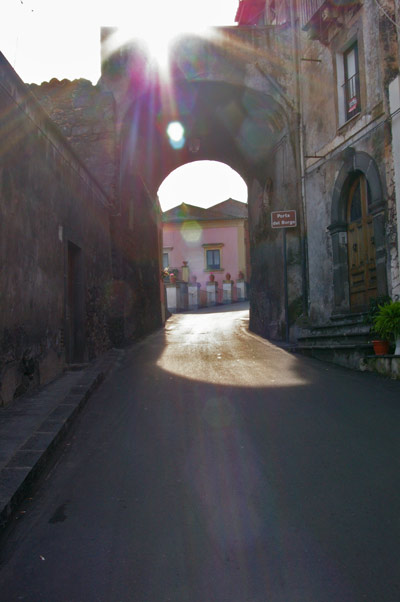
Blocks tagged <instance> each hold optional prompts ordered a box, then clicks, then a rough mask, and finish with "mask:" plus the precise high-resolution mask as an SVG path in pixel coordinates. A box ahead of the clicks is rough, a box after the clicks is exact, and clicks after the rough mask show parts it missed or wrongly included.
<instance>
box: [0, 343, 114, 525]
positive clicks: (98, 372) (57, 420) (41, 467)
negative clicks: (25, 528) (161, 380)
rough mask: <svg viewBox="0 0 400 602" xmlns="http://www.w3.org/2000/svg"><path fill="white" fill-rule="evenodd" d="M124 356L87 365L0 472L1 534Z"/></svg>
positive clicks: (110, 354)
mask: <svg viewBox="0 0 400 602" xmlns="http://www.w3.org/2000/svg"><path fill="white" fill-rule="evenodd" d="M124 354H125V352H124V351H123V350H121V349H111V350H110V351H108V352H107V353H106V354H105V355H104V356H102V357H101V358H99V359H98V360H96V361H95V362H94V364H92V365H90V366H88V368H86V370H84V371H83V372H82V378H81V379H80V380H79V382H78V384H77V385H75V386H73V387H72V388H71V389H70V390H69V391H68V392H67V393H66V395H65V396H63V397H62V399H61V401H60V403H59V404H58V405H57V406H56V407H55V408H54V409H53V410H52V411H51V412H50V413H49V414H48V415H47V416H46V418H45V419H44V420H43V422H42V423H41V425H40V426H39V427H38V428H37V429H36V431H35V432H33V433H32V434H31V436H30V437H28V439H27V440H26V441H25V443H24V444H23V445H22V446H21V447H20V448H19V449H18V451H17V452H16V453H15V454H14V455H13V457H12V458H11V459H10V461H9V462H8V463H7V464H6V466H5V467H4V468H3V469H2V470H0V533H1V532H2V531H3V530H4V529H5V528H6V527H7V525H8V523H9V521H10V518H11V516H12V514H13V512H14V511H15V510H16V509H17V507H18V506H19V504H20V503H21V502H22V500H23V499H24V498H25V497H27V495H28V494H29V492H30V491H31V489H32V486H33V484H34V483H35V482H36V481H37V479H38V478H39V477H40V476H41V475H42V474H43V472H44V471H45V469H46V467H47V465H48V463H49V461H50V459H51V457H52V455H53V454H54V452H55V450H56V448H57V447H58V445H59V444H60V443H61V442H62V441H63V440H64V438H65V436H66V435H67V433H68V432H69V430H70V428H71V426H72V424H73V422H74V420H75V418H76V417H77V416H78V414H79V413H80V411H81V410H82V409H83V407H84V406H85V404H86V402H87V400H88V399H89V397H90V396H91V395H92V393H94V391H95V390H96V389H97V388H98V387H99V385H100V384H101V383H102V382H103V380H104V379H105V377H106V376H107V374H108V373H109V372H110V370H111V369H112V368H113V367H114V366H115V365H116V363H117V362H118V360H121V359H122V358H123V356H124Z"/></svg>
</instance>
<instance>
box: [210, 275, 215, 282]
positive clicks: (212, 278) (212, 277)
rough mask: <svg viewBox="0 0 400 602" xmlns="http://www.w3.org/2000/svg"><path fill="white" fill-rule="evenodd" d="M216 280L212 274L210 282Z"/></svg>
mask: <svg viewBox="0 0 400 602" xmlns="http://www.w3.org/2000/svg"><path fill="white" fill-rule="evenodd" d="M214 280H215V276H214V274H210V282H214Z"/></svg>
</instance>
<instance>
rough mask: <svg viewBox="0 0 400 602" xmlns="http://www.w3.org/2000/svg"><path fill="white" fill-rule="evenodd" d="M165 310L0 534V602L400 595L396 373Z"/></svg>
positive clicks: (321, 599) (260, 600)
mask: <svg viewBox="0 0 400 602" xmlns="http://www.w3.org/2000/svg"><path fill="white" fill-rule="evenodd" d="M230 309H231V311H226V310H225V308H219V309H218V310H215V311H208V312H200V313H198V314H182V315H179V316H174V317H173V318H171V319H170V320H169V321H168V323H167V327H166V330H165V332H158V333H156V334H154V335H152V336H150V337H148V338H147V339H146V340H145V341H144V342H142V343H140V344H138V345H135V346H134V347H132V348H131V349H130V350H129V351H128V352H127V355H126V358H125V360H124V362H123V363H122V365H120V366H119V367H118V368H117V369H116V370H115V371H114V372H113V373H112V374H111V375H110V376H109V377H108V379H107V380H106V382H105V383H104V385H103V386H102V387H101V389H100V390H99V391H98V392H97V393H96V394H95V395H94V396H93V397H92V398H91V399H90V400H89V402H88V404H87V406H86V408H85V409H84V410H83V412H82V414H81V416H80V417H79V419H78V421H77V424H76V427H75V428H74V430H73V434H72V435H71V437H70V439H69V440H68V441H67V443H66V445H65V449H64V451H63V453H62V455H61V457H60V459H59V461H58V463H57V465H56V466H55V468H54V469H53V470H52V472H51V473H50V474H49V475H48V477H47V479H46V480H45V481H44V483H43V484H42V486H41V488H40V489H39V491H38V492H37V493H36V495H35V496H34V498H33V499H32V500H29V501H27V502H26V504H25V505H24V506H23V508H22V510H21V514H20V518H19V520H18V521H16V523H15V528H14V529H13V530H12V532H11V533H10V534H9V536H8V538H7V539H6V540H5V541H3V542H2V548H1V569H0V599H1V600H2V601H5V602H14V601H18V600H24V601H28V602H84V601H85V602H95V601H96V602H131V601H134V602H333V601H334V602H358V601H365V600H367V601H368V602H398V601H400V478H399V475H400V436H399V421H400V382H392V381H388V380H385V379H383V378H380V377H377V376H375V375H372V374H362V373H357V372H352V371H349V370H345V369H341V368H339V367H335V366H333V365H329V364H324V363H322V362H318V361H316V360H310V359H306V358H302V357H300V356H296V355H292V354H290V353H287V352H285V351H283V350H282V349H279V348H278V347H275V346H273V345H272V344H270V343H268V342H266V341H263V340H262V339H259V338H258V337H255V336H252V335H250V334H248V333H247V332H246V330H245V325H246V318H247V311H246V309H245V307H244V306H233V307H232V308H230Z"/></svg>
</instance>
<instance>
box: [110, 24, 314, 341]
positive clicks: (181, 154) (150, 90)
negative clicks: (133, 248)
mask: <svg viewBox="0 0 400 602" xmlns="http://www.w3.org/2000/svg"><path fill="white" fill-rule="evenodd" d="M216 33H217V35H216V36H214V37H213V39H211V40H210V39H208V40H206V39H201V38H198V37H197V38H193V39H192V38H189V37H188V38H185V39H182V40H180V41H179V42H178V43H177V45H176V47H175V49H174V52H173V56H172V61H171V64H170V72H169V75H170V77H169V79H168V81H167V82H165V80H164V81H163V80H162V78H161V77H159V74H157V73H155V72H154V71H152V70H151V65H149V63H148V62H146V59H145V58H144V57H143V54H142V53H141V52H140V49H138V48H137V46H135V45H131V44H129V43H127V44H126V45H125V46H123V47H120V48H119V49H117V51H116V52H114V53H112V54H111V55H109V56H108V58H107V60H106V61H105V63H104V65H103V71H102V78H101V85H102V86H103V87H104V89H106V90H109V91H110V92H111V93H112V94H113V97H114V99H115V108H116V116H117V118H116V124H117V128H116V131H117V137H118V142H119V149H120V152H119V193H118V201H119V207H118V209H119V215H120V218H121V219H120V223H121V227H120V229H119V231H118V235H117V237H118V242H119V241H120V240H122V239H123V238H124V236H125V234H123V233H122V229H123V228H125V227H126V225H129V224H133V226H132V228H133V229H132V230H131V233H129V232H128V233H127V238H128V239H129V240H130V241H131V240H134V239H135V240H136V241H137V240H141V238H142V237H143V231H144V230H143V228H141V227H140V228H139V226H138V229H137V230H136V229H135V228H136V226H135V223H136V225H137V224H138V219H137V218H138V216H139V213H140V212H141V210H142V208H144V207H145V206H147V208H148V210H149V209H150V208H151V206H152V204H153V207H154V206H155V205H156V203H155V202H154V199H155V197H156V194H157V190H158V188H159V186H160V184H161V182H162V181H163V180H164V178H165V177H166V176H167V175H168V174H169V173H170V172H172V171H173V170H174V169H176V168H177V167H179V166H181V165H184V164H186V163H188V162H191V161H195V160H202V159H203V160H215V161H221V162H222V163H225V164H226V165H229V166H230V167H231V168H232V169H234V170H235V171H236V172H237V173H239V174H240V175H241V177H242V178H243V179H244V181H245V182H246V184H247V186H248V190H249V198H248V203H249V229H250V248H251V250H250V254H251V265H252V281H251V296H250V311H251V315H252V320H251V328H252V329H253V330H255V331H256V332H258V333H259V334H262V335H263V336H270V337H272V338H279V337H280V336H281V335H282V332H284V320H285V318H284V316H285V311H284V302H283V298H284V291H283V279H282V273H283V252H282V251H283V243H282V237H281V236H280V235H279V233H277V232H276V231H273V230H272V228H271V220H270V213H271V211H273V210H283V209H288V208H290V209H297V211H298V216H299V227H298V229H296V230H293V231H291V232H290V234H289V236H288V254H289V262H288V265H289V293H290V303H291V306H290V307H289V310H290V312H291V313H290V322H291V323H292V324H293V323H294V321H295V319H296V318H297V316H298V315H299V313H301V310H300V309H299V308H300V306H301V307H303V306H304V291H305V288H306V287H305V273H304V270H303V267H302V266H303V265H304V250H303V246H302V240H303V236H304V216H303V206H302V203H301V175H300V160H299V128H298V125H299V124H298V113H297V111H296V106H297V105H296V102H297V101H296V98H297V96H296V94H297V87H296V77H295V73H296V70H295V67H294V63H293V52H292V49H291V41H290V35H289V34H290V32H289V30H284V29H280V28H262V29H260V30H248V29H245V30H242V29H241V28H221V29H219V30H218V31H217V32H216ZM108 34H110V35H113V34H112V32H104V35H105V41H106V38H107V35H108ZM271 56H274V57H277V58H276V60H273V61H271V60H270V57H271ZM171 121H179V122H181V123H182V125H183V126H184V128H185V132H186V135H187V140H186V142H187V143H186V144H184V145H183V147H182V148H171V146H170V145H169V141H168V138H167V136H166V129H167V127H168V124H169V122H171ZM192 142H196V144H192ZM194 148H196V152H193V149H194ZM266 182H267V183H268V186H267V188H268V190H269V194H268V203H260V190H264V189H266ZM272 183H273V185H272ZM138 191H141V192H140V193H139V194H140V195H141V198H139V194H138ZM143 191H144V192H145V194H144V195H143V194H142V192H143ZM261 196H262V195H261ZM145 197H147V199H146V198H145ZM152 199H153V200H152ZM130 207H131V210H130ZM135 213H136V219H135V217H134V216H135ZM140 214H141V215H142V213H140ZM132 216H133V218H132ZM131 218H132V219H131ZM280 234H281V233H280ZM143 242H145V241H143ZM119 244H120V243H119Z"/></svg>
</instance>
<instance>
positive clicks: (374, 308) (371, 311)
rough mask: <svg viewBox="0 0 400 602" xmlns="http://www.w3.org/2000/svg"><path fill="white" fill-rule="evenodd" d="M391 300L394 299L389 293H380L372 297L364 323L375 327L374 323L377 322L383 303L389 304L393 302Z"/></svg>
mask: <svg viewBox="0 0 400 602" xmlns="http://www.w3.org/2000/svg"><path fill="white" fill-rule="evenodd" d="M391 302H392V300H391V298H390V297H389V295H380V296H379V297H373V298H372V299H370V300H369V305H368V311H367V313H366V314H365V316H364V324H367V325H368V326H371V329H373V327H374V324H375V318H376V316H377V315H378V312H379V308H380V307H381V306H382V305H387V304H388V303H391Z"/></svg>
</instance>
